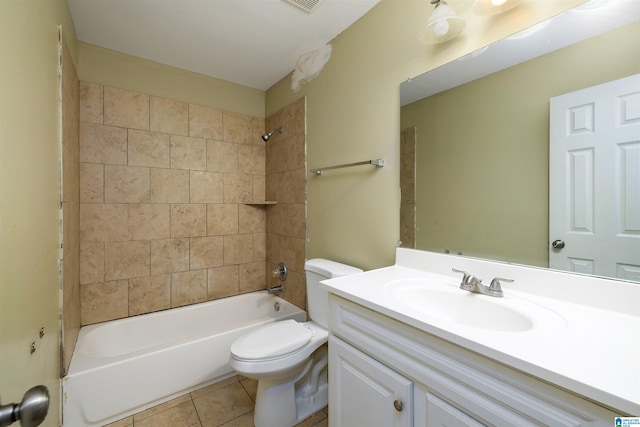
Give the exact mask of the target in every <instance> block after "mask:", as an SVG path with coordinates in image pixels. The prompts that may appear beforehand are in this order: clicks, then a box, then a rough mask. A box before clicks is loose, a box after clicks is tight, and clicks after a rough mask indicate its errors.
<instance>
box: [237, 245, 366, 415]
mask: <svg viewBox="0 0 640 427" xmlns="http://www.w3.org/2000/svg"><path fill="white" fill-rule="evenodd" d="M304 269H305V272H306V279H307V312H308V316H309V318H310V319H311V321H308V322H304V323H300V322H296V321H295V320H283V321H281V322H275V323H271V324H269V325H266V326H263V327H261V328H258V329H256V330H254V331H253V332H250V333H248V334H246V335H243V336H241V337H240V338H238V339H237V340H236V341H235V342H234V343H233V344H231V356H230V358H229V363H230V364H231V367H232V368H233V369H235V371H236V372H238V373H239V374H241V375H244V376H245V377H247V378H253V379H256V380H258V392H257V395H256V407H255V415H254V424H255V426H256V427H290V426H293V425H295V424H297V423H298V422H300V421H302V420H304V419H305V418H307V417H309V416H310V415H312V414H313V413H314V412H317V411H319V410H320V409H322V408H324V407H325V406H326V405H327V400H328V387H327V362H328V357H327V345H326V343H327V340H328V338H329V332H328V331H327V327H328V324H327V320H328V313H327V312H328V309H329V302H328V293H327V291H326V290H324V289H322V288H320V281H321V280H325V279H331V278H335V277H341V276H346V275H349V274H355V273H360V272H362V270H361V269H359V268H356V267H351V266H349V265H345V264H340V263H337V262H334V261H329V260H326V259H319V258H318V259H311V260H308V261H307V262H306V263H305V266H304Z"/></svg>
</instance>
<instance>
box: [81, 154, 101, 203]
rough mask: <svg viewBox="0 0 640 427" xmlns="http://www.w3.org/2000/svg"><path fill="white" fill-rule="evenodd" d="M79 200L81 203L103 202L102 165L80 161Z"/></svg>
mask: <svg viewBox="0 0 640 427" xmlns="http://www.w3.org/2000/svg"><path fill="white" fill-rule="evenodd" d="M80 201H81V202H82V203H103V202H104V166H103V165H99V164H95V163H80Z"/></svg>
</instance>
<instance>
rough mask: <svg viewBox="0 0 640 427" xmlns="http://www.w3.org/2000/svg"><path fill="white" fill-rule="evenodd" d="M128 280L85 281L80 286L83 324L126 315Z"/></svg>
mask: <svg viewBox="0 0 640 427" xmlns="http://www.w3.org/2000/svg"><path fill="white" fill-rule="evenodd" d="M128 292H129V281H128V280H116V281H113V282H106V283H87V284H84V285H81V286H80V307H81V309H80V318H81V323H82V324H83V325H89V324H92V323H98V322H104V321H106V320H113V319H120V318H122V317H127V315H128V311H129V310H128V307H127V305H128V297H127V293H128Z"/></svg>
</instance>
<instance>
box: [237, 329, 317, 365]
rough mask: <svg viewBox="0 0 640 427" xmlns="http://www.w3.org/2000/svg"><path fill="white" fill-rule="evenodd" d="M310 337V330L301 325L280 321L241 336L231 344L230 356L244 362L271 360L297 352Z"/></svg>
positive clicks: (311, 334) (311, 333)
mask: <svg viewBox="0 0 640 427" xmlns="http://www.w3.org/2000/svg"><path fill="white" fill-rule="evenodd" d="M312 336H313V332H312V331H311V329H309V328H307V327H306V326H304V325H302V324H301V323H298V322H296V321H295V320H292V319H289V320H282V321H280V322H275V323H272V324H270V325H267V326H265V327H262V328H258V329H256V330H255V331H253V332H249V333H248V334H246V335H243V336H241V337H240V338H238V339H237V340H236V341H235V342H234V343H233V344H231V354H232V355H233V356H234V357H235V358H237V359H244V360H258V359H271V358H274V357H280V356H284V355H286V354H288V353H291V352H293V351H296V350H298V349H299V348H301V347H303V346H304V345H306V344H307V343H308V342H309V341H310V340H311V337H312Z"/></svg>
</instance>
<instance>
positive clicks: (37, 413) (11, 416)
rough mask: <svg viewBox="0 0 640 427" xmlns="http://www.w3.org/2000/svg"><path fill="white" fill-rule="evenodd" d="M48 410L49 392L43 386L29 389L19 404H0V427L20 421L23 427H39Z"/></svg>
mask: <svg viewBox="0 0 640 427" xmlns="http://www.w3.org/2000/svg"><path fill="white" fill-rule="evenodd" d="M48 410H49V390H48V389H47V388H46V387H45V386H43V385H37V386H35V387H31V388H30V389H29V390H28V391H27V392H26V393H25V394H24V397H23V398H22V402H20V403H9V404H8V405H2V404H0V427H5V426H8V425H11V424H13V423H14V422H16V421H18V420H20V424H21V425H22V426H23V427H36V426H39V425H40V424H41V423H42V421H44V418H45V417H46V416H47V411H48Z"/></svg>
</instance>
